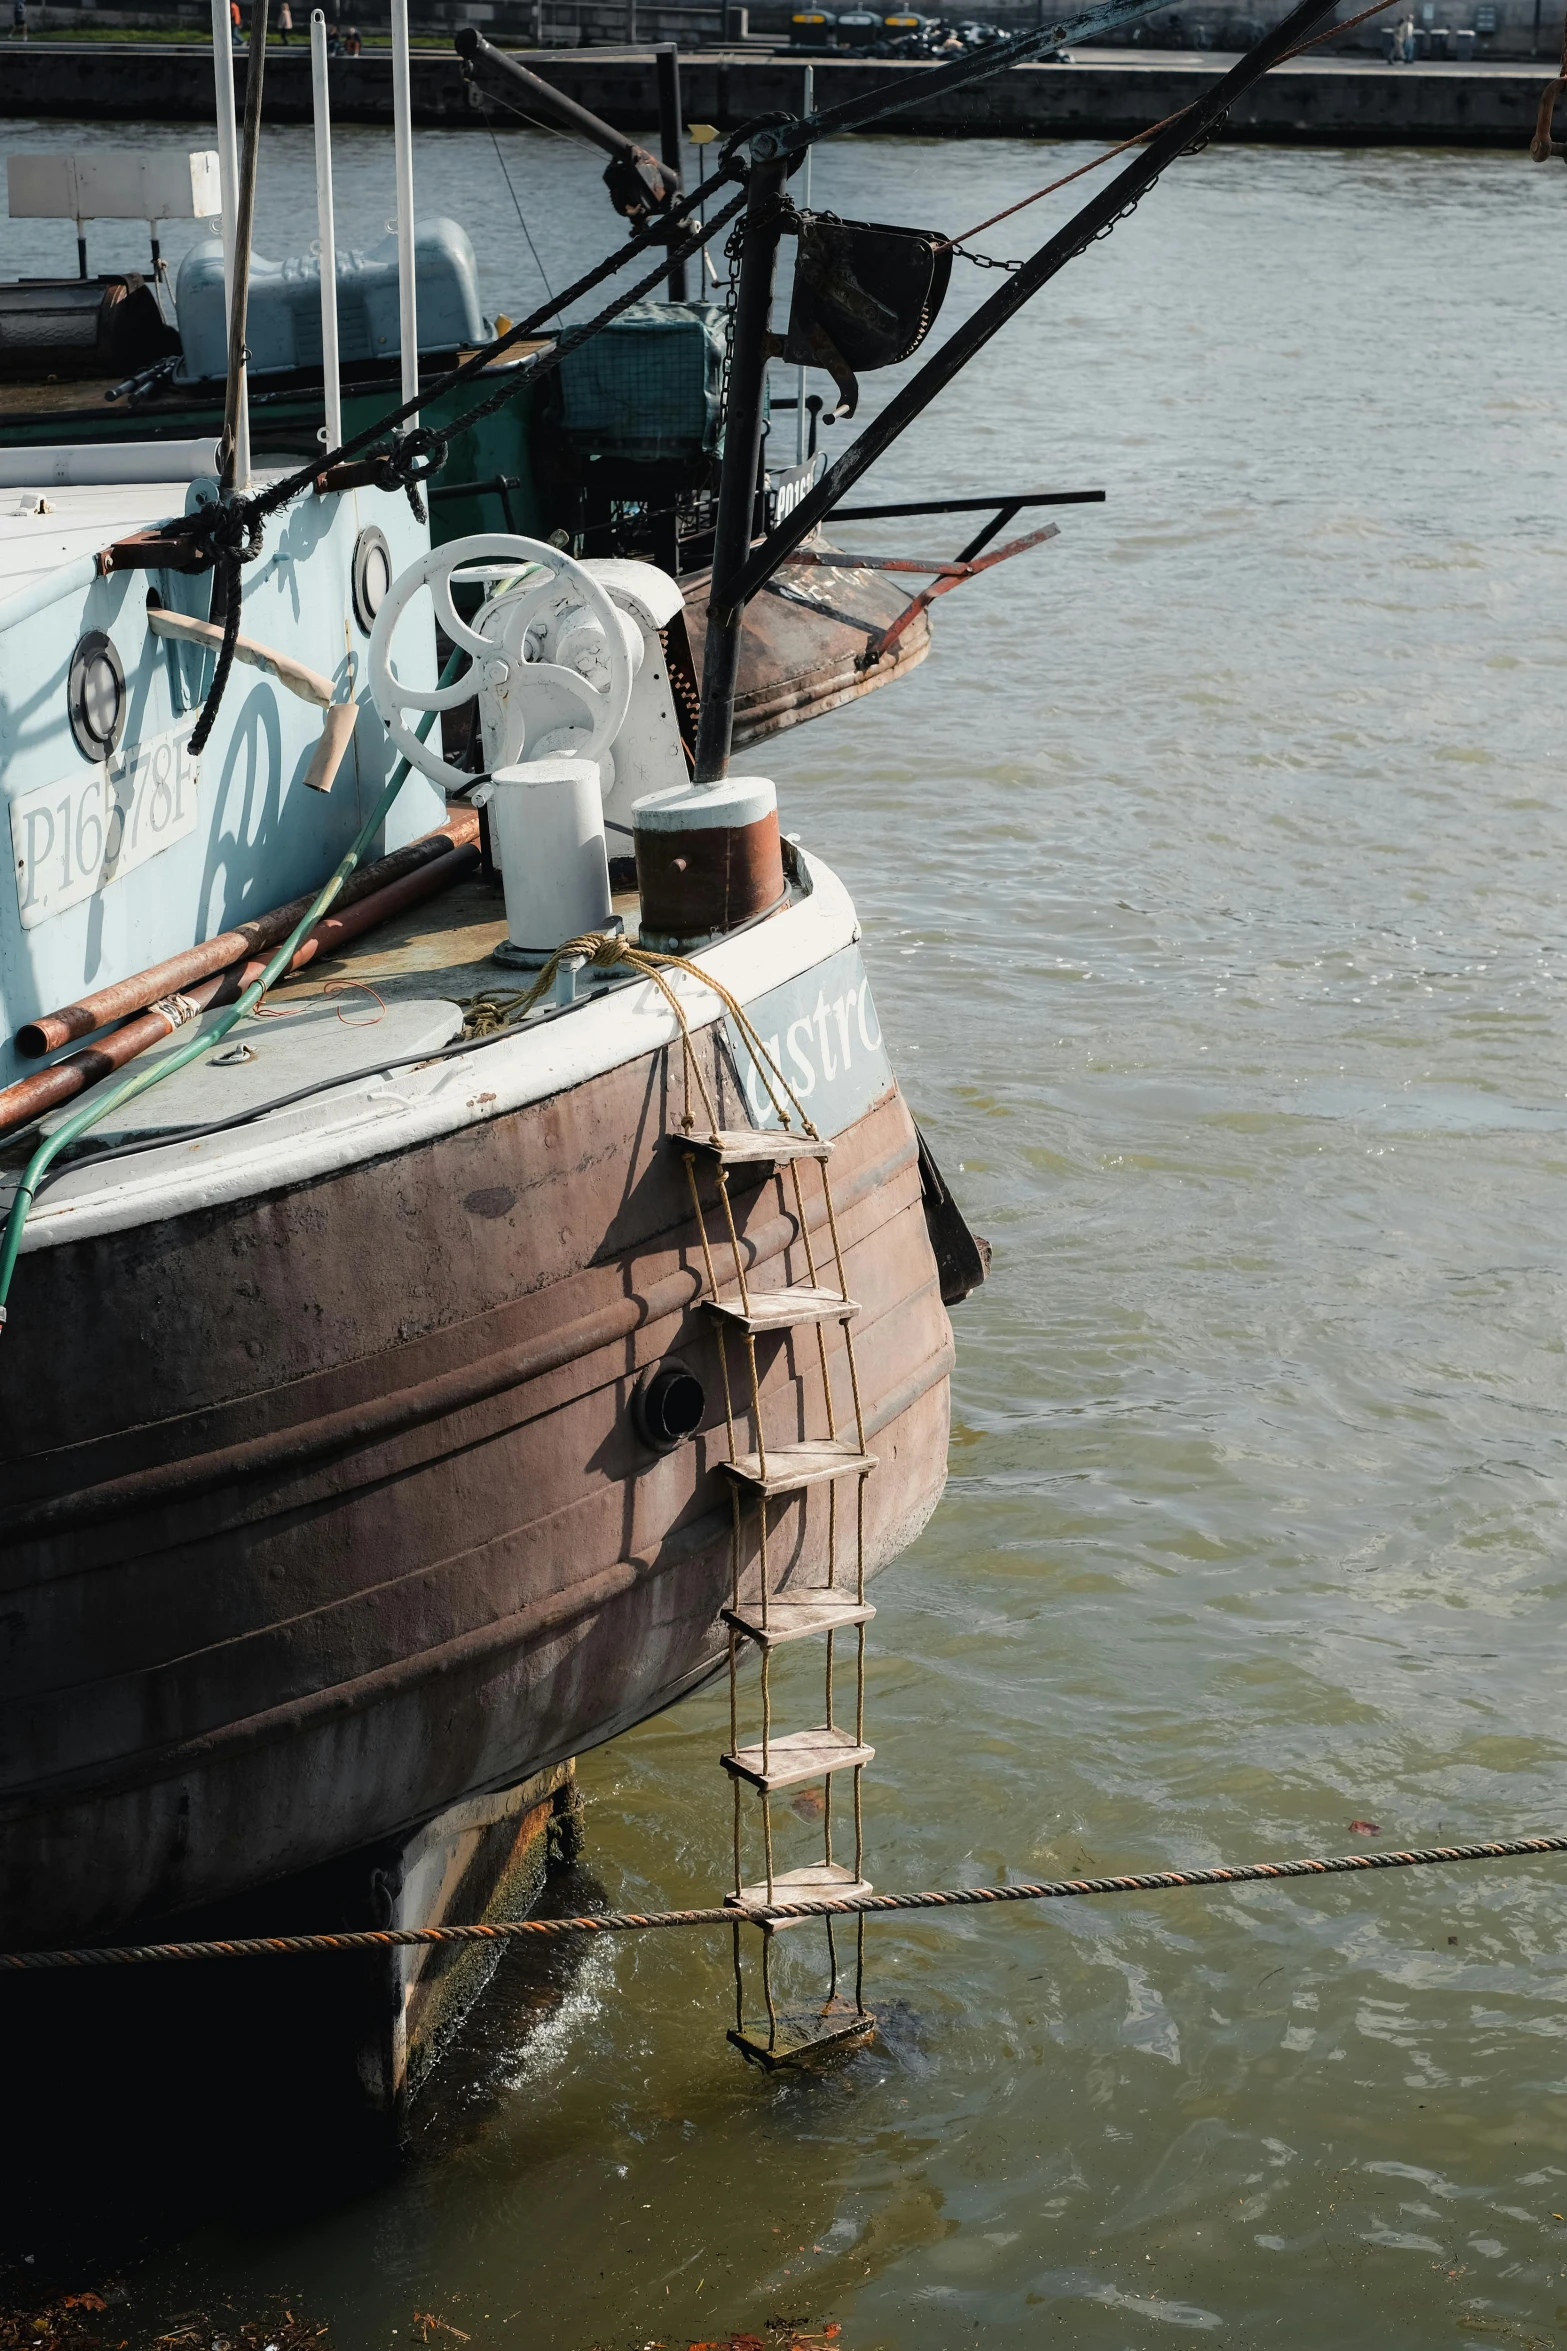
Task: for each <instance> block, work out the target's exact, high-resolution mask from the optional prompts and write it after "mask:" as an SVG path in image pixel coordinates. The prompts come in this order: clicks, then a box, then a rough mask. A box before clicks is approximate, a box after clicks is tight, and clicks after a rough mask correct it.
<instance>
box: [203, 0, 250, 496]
mask: <svg viewBox="0 0 1567 2351" xmlns="http://www.w3.org/2000/svg"><path fill="white" fill-rule="evenodd" d="M212 81H213V90H214V95H215V97H216V100H217V112H218V186H219V193H220V195H221V197H222V202H223V323H224V325H225V327H228V326H230V325H231V324H232V321H233V316H234V230H235V226H236V224H237V222H238V219H239V140H238V137H237V135H236V132H235V128H234V34H233V20H232V18H231V17H230V15H229V0H212ZM234 479H235V480H236V482H239V483H245V482H248V481H249V479H250V402H249V401H248V400H247V399H244V398H243V397H242V398H241V400H240V404H239V417H238V429H237V431H236V434H235V440H234Z"/></svg>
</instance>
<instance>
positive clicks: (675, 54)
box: [654, 41, 686, 302]
mask: <svg viewBox="0 0 1567 2351" xmlns="http://www.w3.org/2000/svg"><path fill="white" fill-rule="evenodd" d="M654 54H655V56H656V58H657V61H658V144H659V149H660V152H661V154H662V156H663V159H664V168H665V170H666V171H668V172H672V173H673V175H674V179H675V184H676V186H677V187H678V186H679V184H680V49H679V45H678V43H677V42H674V41H665V42H663V43H662V44H661V45H660V47H659V48H658V49H657V50H656V51H655V52H654ZM685 298H686V265H685V263H684V262H683V261H672V262H671V263H670V265H669V299H670V301H671V302H684V300H685Z"/></svg>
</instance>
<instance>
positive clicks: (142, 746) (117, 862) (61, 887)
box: [11, 714, 200, 930]
mask: <svg viewBox="0 0 1567 2351" xmlns="http://www.w3.org/2000/svg"><path fill="white" fill-rule="evenodd" d="M195 723H196V721H195V716H194V714H192V715H191V716H190V717H189V718H186V719H183V720H181V722H180V724H179V725H178V726H175V727H170V728H169V730H168V731H167V733H165V734H161V735H148V736H145V737H143V739H142V740H141V741H139V742H136V743H128V744H126V745H125V746H124V747H123V748H122V749H121V750H119V751H117V752H116V753H115V755H114V757H113V758H112V759H105V760H98V761H96V762H95V763H94V764H93V765H92V766H90V767H88V766H84V767H82V768H80V769H79V770H78V772H77V773H76V774H75V775H73V776H71V777H70V778H69V779H68V780H67V781H66V782H63V783H58V784H44V785H40V787H39V788H38V790H37V791H34V792H24V793H23V794H22V796H21V798H20V799H19V800H13V801H12V803H11V849H12V855H13V858H14V861H15V866H16V897H17V904H18V905H19V907H20V908H21V914H22V927H23V929H24V930H32V929H33V927H34V926H35V925H36V924H38V923H41V922H48V921H49V920H50V918H51V917H52V916H53V915H56V914H63V913H64V912H65V910H66V908H67V907H69V906H79V905H80V904H81V902H82V900H83V899H84V898H95V897H96V896H97V895H98V892H99V891H100V890H104V889H107V887H108V885H109V884H110V882H114V881H118V880H119V878H120V876H121V875H122V874H126V873H130V872H131V871H132V870H133V869H134V868H135V867H136V866H138V865H145V864H146V862H147V860H148V858H149V857H156V856H157V855H158V854H159V852H160V851H161V850H164V849H167V848H170V847H171V846H172V845H173V843H174V842H176V841H182V840H183V839H184V838H185V835H186V834H187V833H191V832H194V831H195V829H196V785H197V778H198V771H199V766H200V762H199V761H197V760H194V759H192V757H191V755H190V738H191V731H192V729H193V728H194V726H195Z"/></svg>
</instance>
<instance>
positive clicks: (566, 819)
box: [486, 756, 610, 963]
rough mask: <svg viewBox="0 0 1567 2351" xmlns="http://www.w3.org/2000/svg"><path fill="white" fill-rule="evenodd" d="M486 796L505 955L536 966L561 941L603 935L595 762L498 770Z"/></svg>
mask: <svg viewBox="0 0 1567 2351" xmlns="http://www.w3.org/2000/svg"><path fill="white" fill-rule="evenodd" d="M486 789H487V799H488V805H489V811H490V833H491V838H492V840H493V842H494V845H495V851H496V862H497V863H498V864H499V866H500V869H501V879H502V881H503V882H504V883H505V885H506V932H507V939H508V943H509V946H510V949H511V952H512V954H513V955H519V954H520V955H526V956H528V957H529V958H530V959H531V958H532V957H534V956H537V958H538V960H539V961H540V962H541V963H543V962H545V961H547V959H548V958H549V957H550V956H551V955H553V954H554V952H555V950H556V948H557V947H561V946H564V944H565V942H566V941H567V940H568V939H575V938H577V937H579V936H580V935H581V933H582V932H584V931H598V930H603V929H604V927H605V925H606V924H607V923H608V921H609V919H610V893H609V859H608V856H607V854H606V852H605V847H604V796H603V790H602V785H601V782H600V777H599V768H598V762H597V761H596V760H593V759H571V758H567V757H565V756H560V757H557V758H552V759H532V760H525V761H523V762H521V763H520V764H519V765H517V766H516V767H502V768H497V769H496V771H495V773H494V775H492V776H491V778H490V780H489V784H488V787H487V788H486Z"/></svg>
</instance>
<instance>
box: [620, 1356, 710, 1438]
mask: <svg viewBox="0 0 1567 2351" xmlns="http://www.w3.org/2000/svg"><path fill="white" fill-rule="evenodd" d="M706 1402H707V1398H706V1396H705V1395H704V1393H703V1390H702V1383H701V1381H700V1380H699V1379H698V1378H697V1376H696V1373H695V1372H694V1371H692V1370H691V1368H690V1366H689V1365H688V1364H684V1363H682V1362H681V1361H680V1359H679V1357H678V1356H675V1355H671V1356H670V1357H669V1358H668V1359H667V1361H665V1362H663V1363H660V1364H658V1365H657V1366H656V1367H655V1368H654V1369H653V1370H651V1371H645V1372H644V1373H643V1374H642V1377H641V1378H640V1379H639V1380H638V1382H637V1384H636V1387H635V1388H634V1390H633V1391H632V1396H631V1420H632V1425H633V1427H634V1428H635V1429H636V1432H637V1435H638V1436H639V1437H640V1438H641V1439H642V1442H643V1444H644V1445H651V1446H652V1448H653V1450H654V1452H655V1453H673V1451H674V1450H675V1447H676V1446H677V1445H683V1444H684V1443H685V1441H686V1439H687V1437H694V1436H695V1434H696V1432H697V1430H698V1429H699V1428H700V1427H701V1425H702V1412H703V1408H704V1406H705V1405H706Z"/></svg>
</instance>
